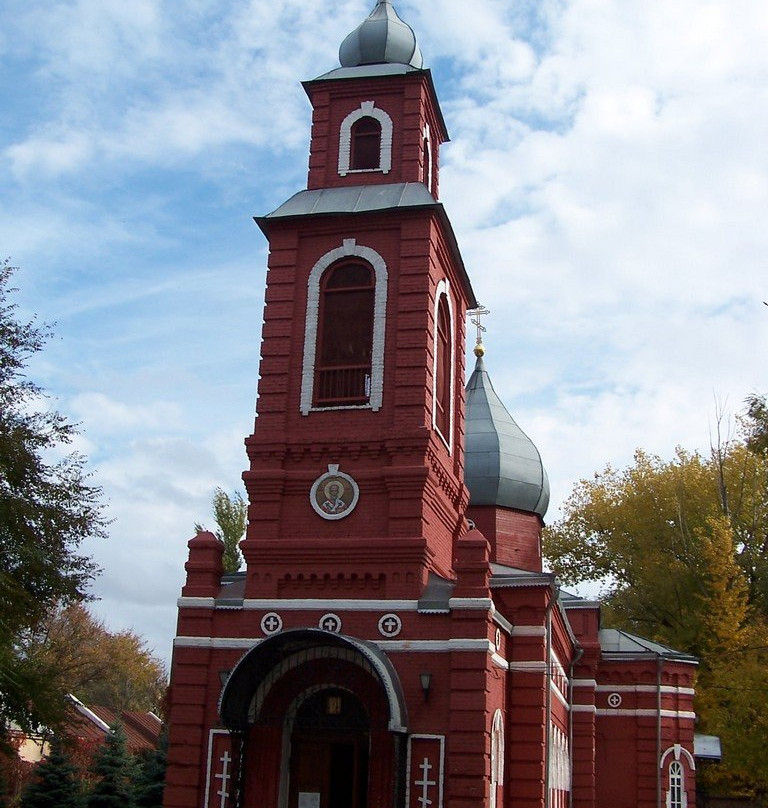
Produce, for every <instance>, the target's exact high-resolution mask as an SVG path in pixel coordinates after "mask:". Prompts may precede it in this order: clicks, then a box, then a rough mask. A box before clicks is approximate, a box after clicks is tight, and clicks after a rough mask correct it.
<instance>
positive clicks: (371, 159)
mask: <svg viewBox="0 0 768 808" xmlns="http://www.w3.org/2000/svg"><path fill="white" fill-rule="evenodd" d="M391 169H392V118H390V117H389V115H388V114H387V113H386V112H385V111H384V110H383V109H380V108H379V107H377V106H376V105H375V104H374V102H373V101H363V103H362V104H360V106H359V107H358V108H357V109H354V110H352V112H350V113H349V115H347V117H346V118H344V120H343V121H342V122H341V128H340V130H339V175H340V176H342V177H345V176H346V175H347V174H359V173H362V172H366V171H368V172H370V171H379V172H381V173H382V174H388V173H389V172H390V170H391Z"/></svg>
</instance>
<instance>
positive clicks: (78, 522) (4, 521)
mask: <svg viewBox="0 0 768 808" xmlns="http://www.w3.org/2000/svg"><path fill="white" fill-rule="evenodd" d="M12 273H13V268H12V267H11V266H10V265H9V263H8V261H7V260H6V261H5V262H3V263H2V264H0V559H2V566H1V567H0V737H1V736H2V733H3V732H4V727H6V726H7V725H8V723H9V722H10V721H15V722H16V723H17V724H18V725H19V726H21V727H22V729H24V730H33V729H35V728H36V727H37V726H39V725H41V724H44V723H45V724H48V725H49V726H50V725H54V724H55V723H56V721H57V720H58V719H60V718H61V716H62V715H63V710H64V702H63V700H62V698H61V695H62V694H60V693H59V692H57V691H56V689H55V687H53V685H52V681H51V677H50V674H51V671H50V670H47V669H41V668H40V667H37V666H36V665H35V664H34V663H33V662H32V661H31V660H30V659H28V658H27V657H26V656H25V653H24V642H23V640H24V638H25V635H26V634H27V633H28V632H30V631H34V629H35V627H36V626H37V625H38V623H39V621H40V620H41V619H42V618H43V617H44V616H45V615H46V614H47V613H48V612H49V611H50V610H51V609H52V608H53V607H54V606H55V605H56V604H57V603H65V604H66V603H76V602H78V601H81V600H83V599H84V598H86V588H87V586H88V584H89V582H90V581H91V580H92V579H93V577H94V576H95V574H96V572H97V570H96V567H95V565H94V564H93V562H92V561H91V559H90V558H89V557H88V556H86V555H83V554H81V553H80V552H79V551H78V548H79V546H80V544H81V542H82V541H83V540H84V539H86V538H89V537H92V536H104V535H105V534H104V527H105V521H104V519H103V516H102V512H101V504H100V495H101V492H100V489H99V488H97V487H95V486H92V485H90V484H89V482H88V475H87V473H86V469H85V459H84V458H83V457H82V456H81V455H79V454H77V453H76V452H70V453H68V454H64V455H63V456H61V454H62V451H63V450H65V449H66V446H67V444H69V443H70V442H71V441H72V439H73V437H74V435H75V434H76V430H75V428H74V426H73V425H72V424H70V423H68V422H67V420H66V419H65V418H64V416H62V415H61V414H59V413H58V412H56V411H54V410H51V409H49V408H47V407H46V406H45V402H44V396H43V393H42V390H41V389H40V387H38V386H37V385H36V384H35V383H34V382H32V381H30V380H29V379H27V378H26V376H25V369H26V365H27V362H28V361H29V358H30V357H31V356H33V355H34V354H36V353H37V352H39V351H40V350H42V348H43V346H44V344H45V341H46V339H47V338H48V337H49V336H50V333H51V331H50V328H49V327H48V326H45V325H39V324H38V323H37V322H36V321H35V320H32V321H30V322H23V321H19V320H18V319H17V316H16V309H17V307H16V305H15V304H13V303H11V302H9V297H10V295H11V294H12V292H14V291H15V290H14V289H12V288H11V287H10V279H11V276H12Z"/></svg>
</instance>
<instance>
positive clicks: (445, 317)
mask: <svg viewBox="0 0 768 808" xmlns="http://www.w3.org/2000/svg"><path fill="white" fill-rule="evenodd" d="M435 327H436V328H437V340H436V342H435V347H436V359H435V371H436V372H435V426H436V427H437V428H438V429H439V430H440V432H441V433H442V435H443V437H444V438H448V437H450V434H451V315H450V312H449V311H448V301H447V300H446V297H445V295H440V300H439V301H438V304H437V322H436V324H435Z"/></svg>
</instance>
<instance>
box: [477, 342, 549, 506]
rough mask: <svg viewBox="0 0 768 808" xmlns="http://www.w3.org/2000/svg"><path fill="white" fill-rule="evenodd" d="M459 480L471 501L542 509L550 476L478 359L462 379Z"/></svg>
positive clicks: (547, 503)
mask: <svg viewBox="0 0 768 808" xmlns="http://www.w3.org/2000/svg"><path fill="white" fill-rule="evenodd" d="M464 481H465V482H466V484H467V487H468V488H469V494H470V498H469V503H470V505H501V506H503V507H506V508H515V509H517V510H520V511H529V512H532V513H537V514H539V516H544V514H545V513H546V512H547V506H548V505H549V480H548V479H547V473H546V471H545V470H544V466H543V464H542V462H541V455H540V454H539V450H538V449H537V448H536V446H534V444H533V441H532V440H531V439H530V438H529V437H528V436H527V435H526V434H525V432H523V430H522V429H520V427H519V426H518V425H517V424H516V423H515V420H514V418H512V416H511V415H510V414H509V412H507V409H506V408H505V407H504V405H503V404H502V403H501V400H500V399H499V397H498V396H497V395H496V391H495V390H494V389H493V385H492V384H491V379H490V377H489V376H488V373H487V371H486V370H485V365H484V364H483V359H482V357H478V359H477V364H476V365H475V370H474V372H473V373H472V376H470V379H469V382H468V383H467V408H466V452H465V471H464Z"/></svg>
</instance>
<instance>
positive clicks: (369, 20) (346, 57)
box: [339, 0, 423, 70]
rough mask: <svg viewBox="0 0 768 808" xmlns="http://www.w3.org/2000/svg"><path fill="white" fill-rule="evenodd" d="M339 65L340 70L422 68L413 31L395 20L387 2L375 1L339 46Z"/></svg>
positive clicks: (398, 19)
mask: <svg viewBox="0 0 768 808" xmlns="http://www.w3.org/2000/svg"><path fill="white" fill-rule="evenodd" d="M339 61H340V62H341V66H342V67H360V66H361V65H373V64H402V65H409V66H410V67H414V68H416V69H417V70H420V69H421V67H422V65H423V59H422V56H421V51H420V50H419V45H418V43H417V42H416V35H415V34H414V33H413V29H412V28H411V26H410V25H408V24H406V23H404V22H403V21H402V20H401V19H400V17H398V16H397V12H396V11H395V9H394V8H393V7H392V3H390V2H389V0H379V2H378V3H376V7H375V8H374V9H373V11H372V12H371V13H370V14H369V15H368V17H366V19H365V20H363V22H362V23H360V25H358V27H357V28H355V30H354V31H352V33H351V34H349V36H347V38H346V39H345V40H344V41H343V42H342V43H341V47H340V48H339Z"/></svg>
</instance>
